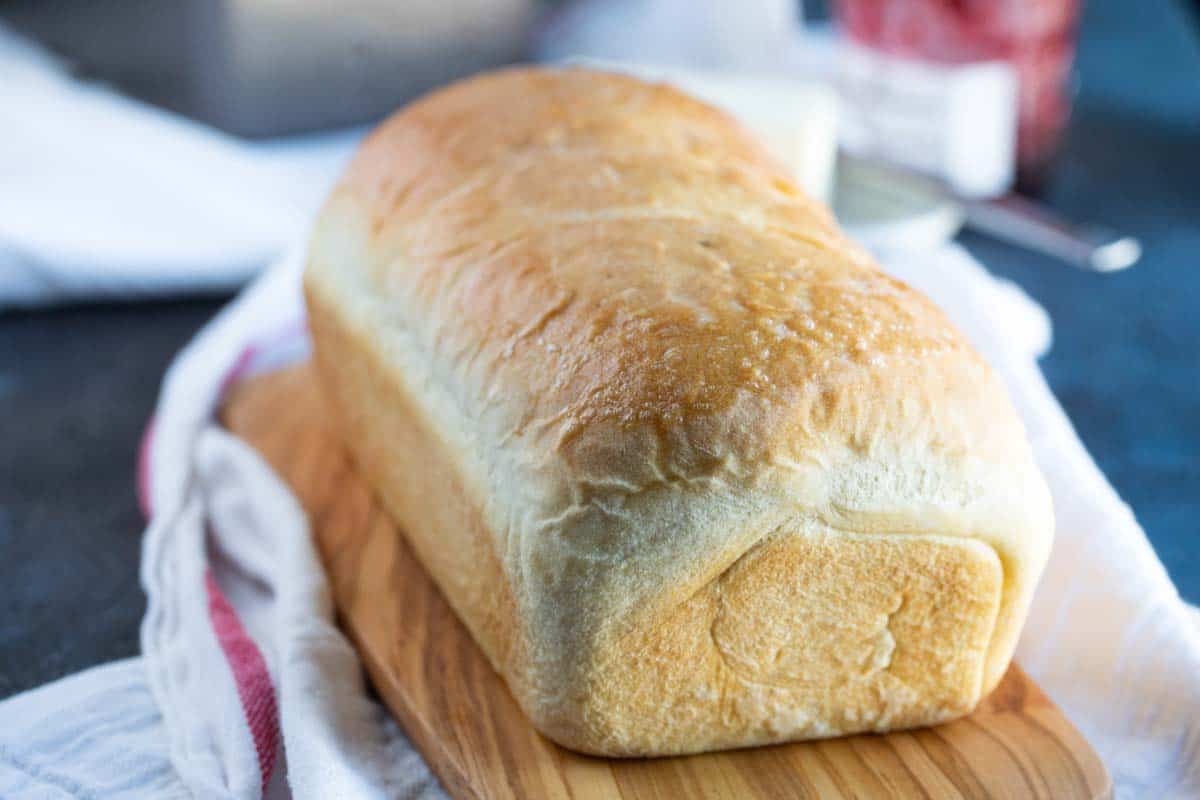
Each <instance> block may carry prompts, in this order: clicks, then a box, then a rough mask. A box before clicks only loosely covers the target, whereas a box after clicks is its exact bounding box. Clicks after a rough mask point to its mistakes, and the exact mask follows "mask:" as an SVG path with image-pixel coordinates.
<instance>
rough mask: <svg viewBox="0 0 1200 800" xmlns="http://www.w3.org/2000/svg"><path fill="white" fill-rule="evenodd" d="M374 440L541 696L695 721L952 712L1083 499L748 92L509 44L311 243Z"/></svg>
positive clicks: (571, 715) (729, 739)
mask: <svg viewBox="0 0 1200 800" xmlns="http://www.w3.org/2000/svg"><path fill="white" fill-rule="evenodd" d="M305 291H306V296H307V299H308V305H309V316H310V325H311V328H312V334H313V341H314V352H315V359H316V362H317V365H318V370H319V374H320V375H321V377H322V384H323V388H324V391H326V392H327V394H328V395H329V398H330V401H331V407H332V408H333V409H334V413H335V415H336V423H337V424H338V425H339V426H340V428H341V430H342V431H343V433H344V436H345V439H346V441H347V443H348V446H349V448H350V451H351V453H352V454H353V456H354V457H355V459H356V461H357V463H358V465H359V467H360V469H361V470H362V471H363V473H364V475H365V476H366V477H367V478H368V480H369V481H370V482H371V483H372V485H373V486H374V488H375V490H376V491H377V492H378V494H379V496H380V498H381V499H382V501H383V503H384V504H385V506H386V507H387V508H388V509H389V511H390V513H391V514H392V515H394V516H395V518H396V520H397V521H398V522H399V523H400V526H401V528H402V529H403V530H404V532H405V535H406V536H407V538H408V540H409V542H410V543H411V545H412V547H413V549H414V551H415V552H416V553H417V555H418V557H419V558H420V559H421V561H422V562H423V564H424V565H425V567H426V568H427V569H428V571H429V573H430V574H431V576H432V577H433V578H434V580H435V581H436V583H437V584H438V586H439V587H440V588H441V590H442V591H443V593H444V594H445V596H446V598H447V599H448V601H449V602H450V604H451V605H452V607H453V608H454V609H455V611H456V613H457V614H458V615H459V617H460V618H461V619H462V621H463V622H464V623H465V624H466V626H467V627H468V628H469V629H470V631H471V633H472V634H473V636H474V637H475V639H476V640H477V641H478V643H479V645H480V647H481V648H482V649H483V651H484V652H485V653H486V655H487V657H488V659H489V660H490V661H491V663H492V665H493V666H494V667H495V669H496V670H497V671H498V672H499V673H500V674H501V675H502V676H503V677H504V678H505V680H506V681H507V683H508V685H509V687H510V689H511V690H512V693H513V695H514V697H515V698H516V699H517V701H518V702H519V703H520V705H521V707H522V708H523V709H524V711H525V712H526V713H527V714H528V715H529V717H530V718H531V720H532V721H533V722H534V724H536V725H537V727H538V729H539V730H541V731H542V732H543V733H544V734H545V735H547V736H549V737H551V738H552V739H554V740H556V741H558V742H559V743H561V744H563V745H565V746H567V747H571V748H574V749H577V750H581V751H585V752H589V753H594V754H600V755H629V756H634V755H665V754H677V753H691V752H699V751H704V750H711V749H718V748H728V747H743V746H749V745H757V744H765V743H772V742H782V741H788V740H795V739H803V738H815V737H826V736H835V735H841V734H847V733H854V732H860V731H885V730H892V729H897V728H903V727H911V726H918V725H926V724H931V723H936V722H939V721H943V720H947V719H951V718H954V717H956V716H960V715H962V714H965V713H967V712H969V711H970V710H971V709H972V708H973V707H974V706H975V704H976V703H977V702H978V701H979V699H980V698H981V697H982V696H983V695H984V694H985V693H987V692H988V691H989V690H990V689H991V688H992V687H993V686H994V685H995V684H996V683H997V681H998V680H999V679H1000V677H1001V675H1002V674H1003V672H1004V670H1005V669H1006V667H1007V665H1008V662H1009V660H1010V658H1011V656H1012V652H1013V649H1014V647H1015V645H1016V639H1017V636H1018V634H1019V631H1020V628H1021V625H1022V623H1023V621H1024V618H1025V616H1026V613H1027V610H1028V606H1029V602H1030V599H1031V596H1032V593H1033V589H1034V586H1035V584H1036V582H1037V579H1038V577H1039V575H1040V573H1041V571H1042V569H1043V567H1044V565H1045V561H1046V558H1047V556H1048V552H1049V547H1050V541H1051V536H1052V530H1053V514H1052V510H1051V506H1050V499H1049V494H1048V491H1047V489H1046V487H1045V485H1044V482H1043V481H1042V478H1041V476H1040V475H1039V473H1038V471H1037V468H1036V466H1035V465H1034V463H1033V460H1032V457H1031V454H1030V450H1029V447H1028V445H1027V443H1026V440H1025V434H1024V431H1023V430H1022V427H1021V424H1020V422H1019V420H1018V419H1017V417H1016V415H1015V413H1014V411H1013V409H1012V407H1011V405H1010V403H1009V401H1008V399H1007V395H1006V393H1005V390H1004V387H1003V386H1002V384H1001V383H1000V381H999V380H998V378H997V377H996V376H995V375H994V374H993V373H992V371H991V370H990V369H989V368H988V366H987V365H986V364H984V363H983V362H982V360H981V359H980V358H979V356H978V355H977V354H976V353H975V352H974V351H973V350H972V349H971V348H970V347H969V346H968V345H967V344H966V342H965V341H964V339H963V337H962V336H961V335H960V334H959V333H958V332H957V331H956V330H955V329H954V328H953V327H952V326H951V325H950V324H949V323H948V322H947V321H946V320H945V318H944V317H943V315H942V314H941V313H940V312H939V311H938V310H937V309H936V308H935V307H934V306H933V305H932V304H931V303H930V302H929V301H928V300H926V299H925V298H924V297H922V296H921V295H919V294H917V293H916V292H914V291H913V290H911V289H910V288H908V287H907V286H905V285H903V284H902V283H900V282H898V281H896V280H894V279H892V278H890V277H888V276H886V275H884V274H883V273H881V272H880V271H879V270H878V269H877V268H876V267H875V266H874V265H873V264H872V262H871V261H870V259H869V258H868V257H867V256H866V255H865V254H864V253H863V252H862V251H861V250H859V249H858V248H856V247H855V246H854V245H852V244H851V243H849V242H848V241H847V240H846V239H845V238H844V237H843V236H842V234H841V233H840V232H839V231H838V230H837V228H836V226H835V225H834V223H833V221H832V219H831V217H830V215H829V213H828V212H827V211H826V210H825V209H824V208H822V207H820V206H819V205H818V204H816V203H814V202H813V201H811V200H809V199H808V198H806V197H804V196H803V195H802V194H801V193H800V192H799V191H798V190H797V189H796V188H795V186H794V185H793V183H792V182H791V181H790V180H789V179H788V177H787V176H786V175H785V174H784V172H783V171H782V170H781V169H780V168H779V167H778V166H777V165H776V164H774V163H773V162H772V161H771V160H770V159H769V157H767V156H766V155H764V153H763V152H762V150H761V149H760V148H759V146H758V145H757V144H756V143H755V142H754V141H753V139H752V138H751V137H750V136H749V135H748V134H747V133H746V132H744V131H743V130H742V129H741V128H740V127H739V126H738V125H737V124H736V123H735V122H733V121H732V120H730V119H729V118H727V117H725V116H724V115H722V114H721V113H719V112H717V111H716V110H714V109H712V108H710V107H708V106H705V105H703V104H701V103H699V102H697V101H694V100H692V99H690V98H688V97H686V96H685V95H682V94H680V93H678V92H676V91H674V90H672V89H670V88H668V87H664V86H658V85H650V84H646V83H642V82H639V81H636V80H633V79H631V78H627V77H621V76H617V75H612V74H605V73H598V72H591V71H586V70H542V69H512V70H505V71H501V72H497V73H492V74H488V75H484V76H480V77H477V78H474V79H470V80H467V81H463V82H460V83H458V84H455V85H453V86H450V87H448V88H446V89H443V90H440V91H438V92H435V93H434V94H432V95H430V96H428V97H426V98H424V99H422V100H420V101H418V102H416V103H414V104H413V105H411V106H409V107H408V108H406V109H404V110H403V111H401V112H399V113H398V114H396V115H395V116H394V117H392V118H391V119H390V120H389V121H388V122H386V123H385V124H384V125H382V126H381V127H380V128H379V129H378V130H377V131H375V132H374V133H373V134H372V135H371V136H370V137H369V138H368V140H367V141H366V142H365V143H364V145H363V146H362V148H361V149H360V151H359V153H358V154H357V156H356V157H355V159H354V160H353V162H352V164H351V165H350V167H349V168H348V171H347V173H346V175H345V177H344V178H343V179H342V181H341V182H340V183H339V185H338V186H337V187H336V189H335V190H334V192H333V194H332V195H331V197H330V199H329V200H328V202H327V204H326V206H325V208H324V209H323V211H322V213H321V215H320V217H319V219H318V222H317V226H316V230H315V233H314V235H313V239H312V243H311V248H310V254H309V263H308V268H307V271H306V275H305Z"/></svg>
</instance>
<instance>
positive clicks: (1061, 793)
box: [223, 365, 1112, 800]
mask: <svg viewBox="0 0 1200 800" xmlns="http://www.w3.org/2000/svg"><path fill="white" fill-rule="evenodd" d="M223 418H224V420H225V423H226V424H227V425H228V427H229V428H230V429H231V430H233V431H234V432H235V433H237V434H239V435H240V436H242V437H243V438H244V439H245V440H247V441H248V442H250V444H252V445H253V446H254V447H256V448H257V449H258V450H259V451H260V452H261V453H262V454H263V456H265V457H266V459H267V461H268V462H269V463H270V464H271V465H272V466H273V467H274V468H275V469H276V471H277V472H278V473H279V474H280V475H281V476H282V477H283V479H284V480H286V481H287V483H288V484H290V485H291V487H292V489H293V490H294V491H295V492H296V495H297V497H299V499H300V502H301V503H302V504H303V505H304V507H305V509H306V510H307V511H308V514H309V518H310V520H311V521H312V526H313V531H314V534H315V536H316V539H317V544H318V546H319V549H320V552H321V555H322V559H323V560H324V563H325V567H326V569H327V571H328V573H329V577H330V580H331V581H332V585H333V593H334V599H335V602H336V604H337V608H338V610H339V615H340V618H341V623H342V626H343V628H344V629H345V631H346V632H347V633H348V634H349V636H350V637H351V638H352V639H353V640H354V643H355V644H356V646H357V647H358V651H359V653H360V654H361V656H362V660H363V663H364V664H365V665H366V668H367V672H368V673H369V675H370V678H371V681H372V683H373V684H374V686H375V689H376V690H377V691H378V692H379V694H380V695H381V696H382V698H383V699H384V701H385V702H386V703H387V704H388V706H390V707H391V709H392V712H393V713H395V715H396V717H397V718H398V719H399V720H400V722H401V723H402V724H403V726H404V729H405V730H406V731H407V732H408V735H409V737H410V738H411V739H412V741H413V743H414V744H415V745H416V746H417V747H418V748H419V749H420V751H421V753H422V754H423V755H424V756H425V759H426V761H428V762H429V764H430V766H431V767H432V768H433V770H434V772H436V773H437V775H438V777H439V778H441V780H442V783H443V785H444V786H445V787H446V789H447V790H449V792H450V794H452V795H454V796H455V797H462V798H572V799H573V800H583V798H686V797H714V798H768V797H771V798H774V797H803V798H808V797H811V798H851V797H856V798H857V797H866V798H876V797H904V798H907V797H920V798H956V797H969V798H1017V797H1020V798H1054V799H1055V800H1068V799H1070V798H1106V797H1111V796H1112V782H1111V780H1110V779H1109V776H1108V774H1107V772H1106V771H1105V769H1104V765H1103V764H1102V763H1101V762H1100V759H1099V758H1098V757H1097V756H1096V754H1095V752H1093V751H1092V749H1091V748H1090V747H1089V746H1088V744H1087V742H1086V741H1085V740H1084V738H1083V736H1081V735H1080V733H1079V732H1078V731H1077V730H1075V728H1074V726H1072V725H1071V723H1070V722H1069V721H1068V720H1067V719H1066V717H1064V716H1063V715H1062V713H1061V712H1060V711H1059V710H1058V708H1057V707H1056V706H1055V705H1054V704H1053V703H1052V702H1051V701H1050V699H1049V698H1047V697H1046V695H1045V694H1044V693H1043V692H1042V691H1041V690H1040V689H1039V688H1038V687H1037V685H1036V684H1034V683H1033V681H1031V680H1030V679H1029V677H1028V676H1026V675H1025V673H1024V672H1022V671H1021V670H1020V669H1019V668H1018V667H1016V666H1013V667H1012V668H1010V669H1009V671H1008V674H1007V675H1006V676H1005V678H1004V680H1003V681H1002V682H1001V684H1000V686H999V688H997V689H996V691H995V692H993V693H992V695H991V696H990V697H988V698H987V699H986V700H985V701H984V702H983V704H982V705H981V707H980V708H979V709H978V710H977V711H976V712H975V713H974V714H971V715H970V716H969V717H967V718H965V719H962V720H958V721H956V722H952V723H949V724H947V725H941V726H938V727H936V728H927V729H924V730H918V731H909V732H903V733H892V734H888V735H886V736H875V735H864V736H853V737H847V738H842V739H832V740H827V741H820V742H803V743H798V744H790V745H780V746H775V747H763V748H756V749H750V750H736V751H730V752H723V753H709V754H705V755H699V756H689V757H684V758H660V759H601V758H592V757H588V756H582V755H579V754H577V753H573V752H571V751H568V750H564V749H563V748H561V747H559V746H557V745H555V744H554V743H552V742H551V741H549V740H548V739H544V738H542V737H541V736H540V735H539V734H538V733H537V732H536V731H535V730H534V728H533V726H532V725H531V724H530V723H529V722H528V721H527V720H526V718H525V717H524V715H523V714H522V713H521V711H520V710H519V709H518V707H517V705H516V702H515V701H514V700H513V699H512V697H511V696H510V695H509V693H508V690H507V689H506V688H505V685H504V683H503V681H502V680H501V679H500V678H499V677H498V676H497V675H496V674H495V673H494V672H493V671H492V669H491V667H490V666H489V665H488V663H487V661H486V659H485V658H484V656H483V654H482V653H481V652H480V651H479V649H478V648H477V647H476V646H475V642H474V641H473V640H472V639H471V636H470V634H468V633H467V631H466V629H465V628H464V627H463V626H462V624H461V623H459V621H458V619H457V618H456V617H455V616H454V613H453V612H452V611H451V610H450V607H449V606H448V605H447V604H446V602H445V601H444V600H443V599H442V597H441V594H440V593H439V592H438V590H437V588H436V587H435V586H434V585H433V583H432V582H431V581H430V579H429V578H428V577H427V576H426V574H425V572H424V570H423V569H422V567H421V565H420V564H419V563H418V562H417V560H416V558H415V556H414V555H413V554H412V552H411V551H410V550H409V548H408V546H407V544H406V543H405V542H404V539H403V537H402V536H401V534H400V532H399V531H398V530H397V528H396V526H395V525H394V524H393V523H392V521H391V520H390V519H389V518H388V517H387V516H386V515H385V514H384V513H383V511H382V510H381V508H380V507H379V506H378V505H377V504H376V503H375V502H374V500H373V498H372V496H371V493H370V490H369V489H368V488H367V487H366V486H365V485H364V483H363V482H362V481H361V480H360V479H359V478H358V476H357V475H356V474H355V472H354V468H353V464H352V463H351V462H350V460H349V458H348V456H347V455H346V454H345V452H344V451H343V449H342V447H341V444H340V442H339V441H338V439H337V437H336V436H335V435H334V433H333V432H332V431H331V430H330V429H329V428H328V427H327V425H328V419H327V415H326V414H325V412H324V410H323V407H322V400H321V396H320V392H319V390H318V388H317V386H316V384H315V381H314V377H313V375H312V374H311V372H310V369H309V367H308V366H307V365H304V366H300V367H295V368H292V369H288V370H285V371H282V372H276V373H272V374H269V375H265V376H261V377H258V378H255V379H252V380H251V381H249V382H248V383H246V384H243V385H242V386H241V387H239V388H238V389H237V390H236V391H235V392H234V394H233V395H232V396H231V398H230V400H229V402H228V403H227V405H226V407H225V409H224V412H223Z"/></svg>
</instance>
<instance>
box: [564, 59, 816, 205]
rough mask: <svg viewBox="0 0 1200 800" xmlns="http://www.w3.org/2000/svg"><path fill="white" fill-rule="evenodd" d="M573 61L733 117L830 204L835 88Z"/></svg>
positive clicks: (805, 186) (751, 76)
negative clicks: (678, 92)
mask: <svg viewBox="0 0 1200 800" xmlns="http://www.w3.org/2000/svg"><path fill="white" fill-rule="evenodd" d="M572 63H579V64H584V65H586V66H589V67H592V68H595V69H604V70H608V71H612V72H624V73H626V74H630V75H634V76H636V77H639V78H642V79H643V80H650V81H659V82H663V83H669V84H671V85H673V86H675V87H676V88H679V89H682V90H683V91H685V92H687V93H688V94H690V95H692V96H694V97H697V98H699V99H700V100H703V101H705V102H707V103H710V104H712V105H714V106H716V107H718V108H720V109H722V110H724V111H726V112H727V113H729V114H732V115H733V116H735V117H737V118H738V120H739V121H741V123H742V124H743V125H746V126H747V127H748V128H750V129H751V130H753V131H754V133H755V134H757V136H758V138H759V140H760V141H762V142H763V144H765V145H766V147H767V149H768V150H770V151H771V154H772V155H773V156H775V158H777V159H779V160H780V161H782V162H783V163H784V164H785V165H786V166H787V167H788V168H789V169H790V170H791V172H792V174H793V176H794V177H795V180H796V182H797V183H799V184H800V186H801V187H802V188H803V189H804V190H805V191H806V192H808V193H809V195H811V196H812V197H814V198H815V199H817V200H820V201H821V202H824V203H829V202H830V201H831V199H832V198H831V196H832V191H833V178H834V165H835V163H836V160H837V144H838V97H837V93H836V92H835V91H834V90H833V89H832V88H831V87H829V86H827V85H825V84H822V83H819V82H816V81H811V80H802V79H789V78H781V77H763V76H759V75H754V74H742V73H731V72H716V71H705V70H696V69H687V68H681V67H667V66H659V65H652V64H643V63H633V62H628V61H608V60H596V59H586V60H578V59H577V60H573V61H572Z"/></svg>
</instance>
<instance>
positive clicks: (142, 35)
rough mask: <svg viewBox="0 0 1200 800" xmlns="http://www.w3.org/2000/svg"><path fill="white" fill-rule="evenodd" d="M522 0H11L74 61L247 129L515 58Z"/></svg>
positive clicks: (358, 105)
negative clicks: (168, 0)
mask: <svg viewBox="0 0 1200 800" xmlns="http://www.w3.org/2000/svg"><path fill="white" fill-rule="evenodd" d="M535 11H536V3H535V2H534V0H172V1H171V2H163V0H15V1H14V0H9V1H8V2H5V3H0V17H3V18H4V19H5V20H6V21H7V22H9V23H11V24H12V25H13V26H14V27H16V28H17V29H18V30H22V31H24V32H26V33H29V34H31V35H33V36H35V37H36V38H38V39H41V40H42V41H43V42H45V43H47V44H48V45H50V46H51V47H52V48H53V49H55V50H57V51H58V52H59V53H61V54H63V55H64V56H66V57H67V58H68V59H69V60H70V61H71V62H73V63H74V64H75V65H76V66H77V67H78V68H79V69H80V70H81V71H83V72H85V73H87V74H90V75H92V76H94V77H98V78H102V79H105V80H110V81H112V82H114V83H116V84H118V85H120V86H122V87H123V88H125V89H127V90H128V91H130V92H131V93H133V94H135V95H138V96H141V97H144V98H146V99H147V100H150V101H152V102H155V103H158V104H160V105H164V106H167V107H169V108H172V109H175V110H178V111H180V112H182V113H185V114H187V115H189V116H192V117H196V118H197V119H200V120H203V121H205V122H208V123H211V124H213V125H216V126H217V127H220V128H223V129H225V130H227V131H230V132H232V133H236V134H241V135H246V136H269V135H276V134H281V133H289V132H296V131H303V130H313V129H319V128H328V127H332V126H337V125H346V124H351V123H355V122H365V121H368V120H372V119H376V118H378V117H380V116H381V115H383V114H385V113H387V112H389V111H391V110H392V109H394V108H396V106H398V105H400V104H401V103H403V102H404V101H405V100H408V99H410V98H411V97H413V96H414V95H415V94H417V93H419V92H421V91H423V90H425V89H428V88H430V87H432V86H435V85H437V84H440V83H444V82H446V81H449V80H452V79H454V78H457V77H460V76H462V75H467V74H470V73H472V72H475V71H478V70H480V69H484V68H486V67H491V66H495V65H497V64H503V63H506V62H511V61H514V60H517V59H520V58H521V57H523V56H524V55H525V50H526V47H527V43H528V35H529V31H530V29H531V26H532V24H533V22H534V17H535Z"/></svg>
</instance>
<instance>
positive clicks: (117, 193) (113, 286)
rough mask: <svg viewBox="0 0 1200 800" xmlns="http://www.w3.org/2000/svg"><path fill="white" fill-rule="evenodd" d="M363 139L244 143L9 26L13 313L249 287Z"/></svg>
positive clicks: (2, 64) (5, 293)
mask: <svg viewBox="0 0 1200 800" xmlns="http://www.w3.org/2000/svg"><path fill="white" fill-rule="evenodd" d="M362 133H363V131H362V130H360V129H354V130H346V131H340V132H336V133H328V134H319V135H310V136H298V137H289V138H287V139H279V140H268V141H262V142H248V141H245V140H240V139H237V138H234V137H232V136H227V135H225V134H222V133H220V132H218V131H216V130H213V129H212V128H209V127H207V126H205V125H202V124H200V123H197V122H194V121H192V120H189V119H187V118H186V117H182V116H180V115H178V114H173V113H171V112H168V111H164V110H162V109H158V108H155V107H154V106H150V105H146V104H144V103H140V102H138V101H136V100H133V99H131V98H128V97H126V96H124V95H122V94H120V93H119V92H116V91H113V90H111V89H109V88H107V87H105V86H103V85H98V84H95V83H85V82H82V81H78V80H75V79H74V78H73V77H72V75H71V74H70V72H69V70H67V69H66V68H65V66H64V65H63V64H62V63H60V62H59V61H58V60H57V59H55V58H53V57H51V56H50V55H49V54H47V53H46V52H45V51H44V50H43V49H41V48H40V47H38V46H37V45H35V44H33V43H32V42H30V41H29V40H28V39H25V38H24V37H21V36H19V35H17V34H15V33H14V32H13V31H12V30H10V29H8V28H6V27H5V26H4V25H3V24H0V311H2V310H3V309H4V308H6V307H14V306H37V305H48V304H53V303H63V302H70V301H78V300H97V299H130V298H137V297H153V296H166V295H172V294H181V293H187V292H202V291H218V290H229V289H233V288H235V287H238V286H241V285H242V284H243V283H245V282H246V281H247V280H249V279H250V278H251V277H252V276H253V275H254V274H256V273H257V272H259V271H260V270H261V269H263V268H265V267H266V266H267V265H268V264H270V263H271V262H273V261H275V260H276V259H278V258H279V256H280V255H281V254H282V253H283V251H284V250H285V249H286V247H287V246H288V244H290V243H291V242H292V241H295V239H296V238H297V237H298V236H300V235H301V234H302V233H303V230H304V226H305V224H306V223H307V221H308V219H309V218H310V216H311V214H312V211H313V208H314V206H315V205H316V204H317V203H319V202H320V201H321V199H322V198H323V197H324V195H325V192H326V190H327V188H328V186H329V184H330V182H331V181H332V179H333V178H334V176H335V175H336V174H337V173H338V171H339V170H340V169H341V167H342V164H343V163H344V162H345V160H346V159H347V158H348V157H349V155H350V153H351V152H352V151H353V147H354V145H355V143H356V142H357V141H358V140H359V139H360V138H361V137H362Z"/></svg>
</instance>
